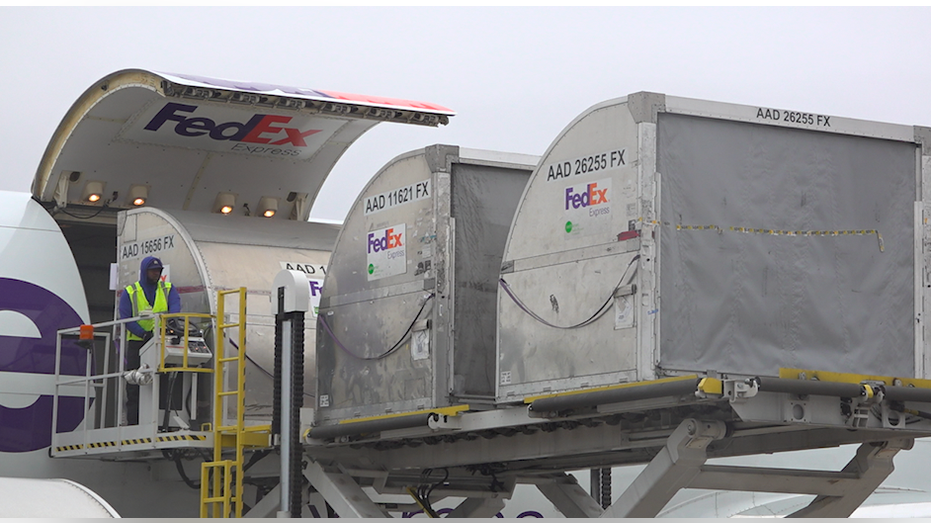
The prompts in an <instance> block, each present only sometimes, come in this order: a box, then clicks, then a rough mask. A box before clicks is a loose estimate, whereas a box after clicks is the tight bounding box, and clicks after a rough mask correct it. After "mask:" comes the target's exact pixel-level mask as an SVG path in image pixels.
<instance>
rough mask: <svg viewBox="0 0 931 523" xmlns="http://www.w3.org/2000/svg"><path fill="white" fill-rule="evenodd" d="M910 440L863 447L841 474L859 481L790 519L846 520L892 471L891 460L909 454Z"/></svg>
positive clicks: (811, 504)
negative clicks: (839, 493) (901, 452)
mask: <svg viewBox="0 0 931 523" xmlns="http://www.w3.org/2000/svg"><path fill="white" fill-rule="evenodd" d="M914 443H915V440H913V439H900V440H892V441H886V442H883V443H878V444H877V443H864V444H862V445H860V448H859V449H857V455H856V456H854V457H853V459H852V460H850V463H848V464H847V466H846V467H844V470H843V471H842V472H844V473H850V474H856V475H857V476H858V477H859V480H858V481H857V482H855V483H853V484H852V485H850V487H849V488H848V489H846V491H845V492H844V493H843V494H841V495H839V496H826V495H821V496H818V497H816V498H815V499H814V500H812V502H811V503H810V504H809V505H808V506H807V507H805V508H803V509H801V510H799V511H797V512H794V513H792V514H790V515H789V516H788V517H790V518H846V517H850V514H852V513H853V511H854V510H857V508H858V507H859V506H860V505H861V504H862V503H863V501H864V500H866V498H867V497H869V495H870V494H872V493H873V491H874V490H876V487H878V486H879V484H880V483H882V482H883V481H884V480H885V479H886V478H887V477H888V476H889V474H891V473H892V471H893V469H894V468H895V467H894V465H893V464H892V458H894V457H895V455H896V454H898V453H899V451H900V450H908V449H911V448H912V445H913V444H914Z"/></svg>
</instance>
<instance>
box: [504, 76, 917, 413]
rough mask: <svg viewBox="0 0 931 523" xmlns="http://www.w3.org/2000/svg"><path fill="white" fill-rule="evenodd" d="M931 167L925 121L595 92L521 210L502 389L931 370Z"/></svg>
mask: <svg viewBox="0 0 931 523" xmlns="http://www.w3.org/2000/svg"><path fill="white" fill-rule="evenodd" d="M929 178H931V130H929V129H928V128H927V127H917V126H909V125H895V124H888V123H878V122H869V121H862V120H855V119H850V118H842V117H840V116H836V115H830V114H822V113H815V112H804V111H794V110H785V109H779V108H772V107H763V106H746V105H735V104H727V103H718V102H710V101H703V100H694V99H687V98H678V97H673V96H667V95H663V94H655V93H645V92H642V93H636V94H632V95H630V96H627V97H625V98H619V99H615V100H610V101H607V102H604V103H601V104H598V105H596V106H594V107H592V108H590V109H588V110H587V111H585V112H584V113H583V114H582V115H580V116H579V117H578V118H576V119H575V120H574V121H573V122H571V123H570V124H569V125H568V126H567V127H566V128H565V130H564V131H563V132H562V133H561V134H560V135H559V136H558V137H557V138H556V139H555V140H554V141H553V143H552V145H550V147H549V149H548V150H547V151H546V153H545V154H544V156H543V158H542V160H541V161H540V163H539V165H538V166H537V168H536V170H535V171H534V173H533V175H532V176H531V178H530V181H529V182H528V184H527V187H526V190H525V192H524V194H523V196H522V197H521V200H520V203H519V205H518V207H517V212H516V214H515V216H514V221H513V223H512V225H511V230H510V233H509V235H508V239H507V243H506V247H505V250H504V256H503V261H502V269H501V281H500V289H499V292H498V329H497V336H498V340H497V344H498V349H497V350H498V368H497V371H496V374H497V382H496V383H497V401H498V402H499V403H509V402H517V401H523V400H525V399H526V398H527V397H530V396H535V395H547V394H551V393H558V392H560V391H575V390H586V389H591V388H597V387H603V386H610V385H615V384H618V383H625V382H637V381H644V380H654V379H659V378H663V377H668V376H676V375H683V374H693V373H700V374H707V375H715V374H726V375H732V376H739V375H750V376H755V375H769V376H775V375H779V373H780V369H820V370H823V371H835V372H842V373H857V374H867V375H881V376H900V377H903V378H927V377H929V372H931V366H929V362H928V359H927V354H926V350H925V346H924V343H923V340H924V339H925V338H926V336H927V335H928V334H929V333H928V332H927V331H926V330H925V327H924V324H925V322H924V321H923V306H924V300H926V299H927V297H928V296H929V294H928V291H929V290H931V288H929V285H931V280H929V275H928V274H927V267H928V266H929V263H928V256H927V252H926V248H925V246H926V245H928V243H929V241H931V230H929V227H928V224H927V221H928V217H929V210H931V209H928V208H927V204H926V203H925V199H926V197H928V196H929V195H931V179H929ZM929 201H931V200H929ZM784 372H785V371H784Z"/></svg>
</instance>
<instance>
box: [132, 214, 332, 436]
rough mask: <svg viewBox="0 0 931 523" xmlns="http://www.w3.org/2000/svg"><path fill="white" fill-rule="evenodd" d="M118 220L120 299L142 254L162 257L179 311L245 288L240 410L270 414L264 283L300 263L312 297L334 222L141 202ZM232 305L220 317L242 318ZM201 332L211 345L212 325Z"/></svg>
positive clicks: (211, 310) (205, 309) (259, 416)
mask: <svg viewBox="0 0 931 523" xmlns="http://www.w3.org/2000/svg"><path fill="white" fill-rule="evenodd" d="M117 228H118V230H119V231H120V235H119V236H118V238H117V252H118V257H119V261H118V262H117V265H118V273H117V275H116V277H117V281H118V284H117V285H116V286H115V287H116V289H115V290H117V291H118V292H117V298H116V299H117V303H119V297H118V296H119V294H120V293H122V292H124V291H123V289H124V288H125V287H126V286H127V285H131V284H133V283H134V282H136V281H137V280H138V279H139V277H140V274H139V264H140V262H141V261H142V260H143V258H144V257H145V256H157V257H158V258H160V259H161V260H162V263H163V264H164V266H165V269H164V271H163V273H162V276H163V277H164V278H165V279H166V280H167V281H170V282H171V283H172V285H173V286H174V287H175V288H176V289H178V290H179V294H180V297H181V302H182V311H183V312H192V313H207V314H216V313H217V303H216V300H217V291H222V290H230V289H235V288H238V287H240V286H244V287H246V288H247V289H248V293H247V295H246V315H247V318H246V320H247V327H246V340H247V343H248V348H247V356H248V359H247V365H246V389H245V400H244V401H245V409H246V410H245V415H246V419H247V420H249V421H252V422H256V421H263V422H268V421H269V420H270V419H271V415H272V404H273V394H272V393H273V390H274V381H273V373H274V370H275V362H274V348H275V318H274V316H273V315H272V312H271V299H270V291H268V290H266V289H268V288H269V287H270V286H271V281H272V280H273V279H274V277H275V275H276V274H277V273H278V272H279V271H281V270H282V269H291V270H299V271H302V272H304V273H306V274H307V277H308V280H309V283H310V287H311V296H312V297H311V300H312V301H316V299H317V298H319V291H320V289H321V288H322V287H323V279H324V277H325V275H326V270H327V262H328V261H329V257H330V250H331V249H332V248H333V244H334V242H335V240H336V234H337V232H338V231H339V226H338V225H335V224H328V223H317V222H303V221H300V222H299V221H292V220H288V221H283V220H282V221H272V220H263V219H256V218H249V217H244V216H225V215H221V214H207V213H198V212H190V211H165V210H162V209H155V208H149V207H143V208H139V209H132V210H130V211H125V212H123V213H121V214H120V215H119V221H118V226H117ZM314 295H317V298H315V297H314ZM231 307H232V310H233V311H234V312H232V313H228V317H226V318H221V321H223V322H224V323H230V322H232V323H235V322H238V321H239V309H238V303H234V302H233V301H232V300H231V301H230V304H228V305H227V306H226V310H230V308H231ZM312 314H313V313H312V312H311V313H310V316H311V317H312ZM205 334H206V336H207V338H208V340H209V342H210V346H211V347H214V346H215V345H214V344H215V341H216V340H215V333H214V332H212V330H208V331H207V332H206V333H205ZM226 335H227V337H228V338H229V340H230V341H228V342H227V344H229V343H233V344H234V345H233V347H232V349H230V350H232V351H234V352H233V354H235V350H236V347H235V344H236V343H237V340H238V339H239V338H238V332H237V331H236V330H235V329H233V330H230V331H227V334H226ZM314 335H315V333H314V324H313V322H310V323H308V324H307V329H306V331H305V334H304V339H305V340H307V350H306V353H305V361H306V362H307V364H306V365H305V367H304V383H305V384H306V386H305V389H306V390H305V392H306V394H307V395H308V396H312V395H313V375H314V374H313V372H314V366H313V358H314V351H313V340H314ZM199 388H200V392H199V393H201V394H205V395H207V396H209V395H210V393H211V392H212V390H213V389H212V388H211V387H209V386H205V385H204V384H201V386H200V387H199ZM200 415H201V416H202V417H205V419H204V420H202V421H204V422H206V421H209V415H210V412H209V409H203V412H201V413H200ZM195 426H196V425H195Z"/></svg>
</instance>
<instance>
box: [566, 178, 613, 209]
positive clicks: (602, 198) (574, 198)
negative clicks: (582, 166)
mask: <svg viewBox="0 0 931 523" xmlns="http://www.w3.org/2000/svg"><path fill="white" fill-rule="evenodd" d="M598 183H599V182H592V183H589V184H587V185H585V186H584V189H583V190H582V191H579V188H580V186H578V185H576V186H574V187H566V210H567V211H568V210H569V208H570V207H572V208H573V209H578V208H580V207H589V206H591V205H600V204H603V203H608V189H609V187H603V188H600V189H599V188H598Z"/></svg>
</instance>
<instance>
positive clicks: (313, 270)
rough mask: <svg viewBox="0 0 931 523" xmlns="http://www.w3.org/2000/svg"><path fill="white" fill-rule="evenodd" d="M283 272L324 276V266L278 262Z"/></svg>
mask: <svg viewBox="0 0 931 523" xmlns="http://www.w3.org/2000/svg"><path fill="white" fill-rule="evenodd" d="M278 263H279V264H280V265H281V270H283V271H300V272H303V273H306V274H307V275H308V276H326V265H315V264H313V263H301V262H278Z"/></svg>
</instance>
